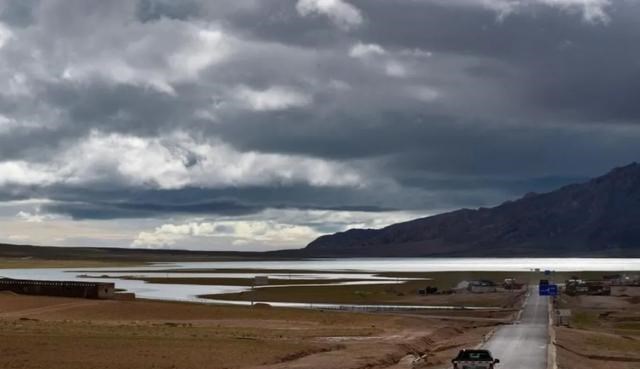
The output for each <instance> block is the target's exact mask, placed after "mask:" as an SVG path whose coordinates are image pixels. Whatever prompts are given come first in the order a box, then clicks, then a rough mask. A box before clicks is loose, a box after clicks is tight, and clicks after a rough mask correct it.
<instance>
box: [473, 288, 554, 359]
mask: <svg viewBox="0 0 640 369" xmlns="http://www.w3.org/2000/svg"><path fill="white" fill-rule="evenodd" d="M548 304H549V297H540V296H538V291H537V288H535V287H530V288H529V297H528V298H527V300H526V301H525V305H524V310H523V312H522V315H521V316H520V320H519V321H518V322H516V323H514V324H510V325H505V326H502V327H500V328H498V330H497V331H496V333H495V334H494V335H493V337H491V339H490V340H489V341H488V342H487V343H486V344H485V345H484V348H486V349H488V350H490V351H491V353H493V356H494V357H495V358H498V359H500V364H498V365H497V368H496V369H500V368H504V369H546V368H547V343H548V323H549V311H548V308H549V307H548Z"/></svg>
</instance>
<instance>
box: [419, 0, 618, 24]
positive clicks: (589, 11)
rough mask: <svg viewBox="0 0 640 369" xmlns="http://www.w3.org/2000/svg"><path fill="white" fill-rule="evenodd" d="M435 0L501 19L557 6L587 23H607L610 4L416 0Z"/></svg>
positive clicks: (601, 0)
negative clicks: (480, 9) (488, 12)
mask: <svg viewBox="0 0 640 369" xmlns="http://www.w3.org/2000/svg"><path fill="white" fill-rule="evenodd" d="M418 1H430V2H437V3H441V4H444V5H453V6H472V7H478V6H480V7H483V8H486V9H490V10H492V11H494V12H496V13H497V15H498V19H500V20H502V19H504V18H505V17H507V16H509V15H510V14H513V13H517V12H520V11H522V10H523V9H526V8H529V7H532V6H536V5H544V6H550V7H554V8H559V9H561V10H563V11H568V12H577V13H580V14H581V15H582V18H583V19H584V21H586V22H589V23H598V22H599V23H607V22H608V21H609V15H608V14H607V12H606V8H607V7H609V6H610V5H611V0H418Z"/></svg>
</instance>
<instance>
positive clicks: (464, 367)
mask: <svg viewBox="0 0 640 369" xmlns="http://www.w3.org/2000/svg"><path fill="white" fill-rule="evenodd" d="M499 362H500V360H498V359H494V358H493V355H491V352H490V351H489V350H461V351H460V352H459V353H458V356H456V358H455V359H453V360H451V363H453V369H493V368H494V366H495V364H498V363H499Z"/></svg>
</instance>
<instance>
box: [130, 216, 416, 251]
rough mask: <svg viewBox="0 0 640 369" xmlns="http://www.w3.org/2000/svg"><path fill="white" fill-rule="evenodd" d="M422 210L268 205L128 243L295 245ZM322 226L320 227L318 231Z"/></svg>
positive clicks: (174, 226) (166, 227) (169, 227)
mask: <svg viewBox="0 0 640 369" xmlns="http://www.w3.org/2000/svg"><path fill="white" fill-rule="evenodd" d="M424 215H425V214H424V213H413V212H404V211H392V212H381V213H370V212H360V211H334V210H297V209H268V210H265V211H263V212H261V213H259V214H252V215H247V216H241V217H231V218H223V219H220V220H206V219H193V220H185V221H183V222H180V223H167V224H162V225H159V226H157V227H155V228H154V229H153V230H151V231H143V232H140V233H139V234H138V236H137V237H136V238H135V239H134V240H133V242H132V243H131V246H133V247H149V248H161V247H176V248H193V249H216V250H224V249H226V250H232V249H234V248H235V247H236V246H241V247H242V248H243V250H246V249H262V250H264V249H278V248H300V247H304V246H306V245H307V244H308V243H309V242H311V241H313V240H314V239H316V238H317V237H319V236H321V235H322V234H325V233H333V232H338V231H344V230H347V229H349V228H381V227H384V226H387V225H389V224H393V223H397V222H401V221H406V220H410V219H415V218H417V217H419V216H424ZM320 229H322V230H323V231H320Z"/></svg>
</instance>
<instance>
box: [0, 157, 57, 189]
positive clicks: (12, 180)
mask: <svg viewBox="0 0 640 369" xmlns="http://www.w3.org/2000/svg"><path fill="white" fill-rule="evenodd" d="M55 180H56V175H55V169H53V168H48V167H47V166H43V165H38V164H33V163H29V162H26V161H21V160H18V161H5V162H0V186H5V185H7V184H14V185H49V184H52V183H53V182H55Z"/></svg>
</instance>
